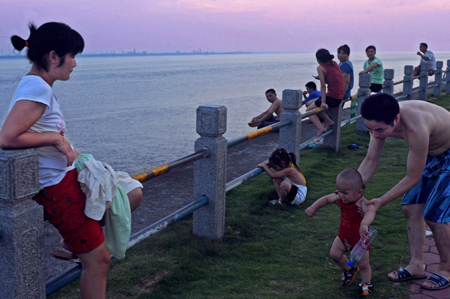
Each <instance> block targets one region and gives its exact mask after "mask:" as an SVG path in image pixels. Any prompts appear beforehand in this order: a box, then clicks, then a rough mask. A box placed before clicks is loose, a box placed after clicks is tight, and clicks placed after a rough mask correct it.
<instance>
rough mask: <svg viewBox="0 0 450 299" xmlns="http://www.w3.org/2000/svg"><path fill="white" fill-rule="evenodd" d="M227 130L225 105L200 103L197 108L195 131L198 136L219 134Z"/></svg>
mask: <svg viewBox="0 0 450 299" xmlns="http://www.w3.org/2000/svg"><path fill="white" fill-rule="evenodd" d="M226 131H227V107H225V106H222V105H202V106H199V107H198V108H197V133H198V134H199V135H200V136H205V137H206V136H208V137H214V136H220V135H223V134H224V133H225V132H226Z"/></svg>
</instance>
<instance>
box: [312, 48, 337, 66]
mask: <svg viewBox="0 0 450 299" xmlns="http://www.w3.org/2000/svg"><path fill="white" fill-rule="evenodd" d="M316 58H317V60H320V61H322V62H323V63H328V64H331V61H332V60H333V58H334V55H331V54H330V51H328V50H327V49H319V50H317V52H316Z"/></svg>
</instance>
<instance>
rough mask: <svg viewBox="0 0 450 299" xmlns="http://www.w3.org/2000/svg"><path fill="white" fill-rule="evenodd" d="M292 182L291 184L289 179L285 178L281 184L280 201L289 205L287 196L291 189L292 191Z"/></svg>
mask: <svg viewBox="0 0 450 299" xmlns="http://www.w3.org/2000/svg"><path fill="white" fill-rule="evenodd" d="M291 187H292V186H291V184H289V183H288V182H287V181H285V180H283V181H282V182H281V184H280V193H279V195H280V201H281V203H282V204H283V205H287V200H286V197H287V195H288V193H289V191H291Z"/></svg>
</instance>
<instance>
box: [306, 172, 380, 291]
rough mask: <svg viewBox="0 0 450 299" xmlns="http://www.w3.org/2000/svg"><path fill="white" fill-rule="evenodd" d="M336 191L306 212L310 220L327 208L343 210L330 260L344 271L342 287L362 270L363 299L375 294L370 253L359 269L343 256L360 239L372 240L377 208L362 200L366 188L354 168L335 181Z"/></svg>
mask: <svg viewBox="0 0 450 299" xmlns="http://www.w3.org/2000/svg"><path fill="white" fill-rule="evenodd" d="M336 188H337V190H336V191H335V192H334V193H331V194H328V195H326V196H323V197H321V198H319V199H318V200H317V201H316V202H315V203H313V204H312V205H311V206H310V207H309V208H307V209H306V210H305V213H306V215H307V216H308V217H313V216H314V215H315V214H316V212H317V210H318V209H320V208H323V207H324V206H326V205H328V204H331V203H336V204H338V205H339V207H340V208H341V224H340V226H339V233H338V236H337V237H336V239H334V242H333V245H332V246H331V250H330V256H331V258H332V259H333V260H334V261H335V262H336V263H337V264H338V265H339V266H340V267H342V268H343V269H344V277H343V278H342V285H343V286H344V287H346V286H348V285H350V283H351V282H352V281H353V279H354V278H355V276H356V274H357V273H358V271H359V270H360V269H361V282H362V283H361V284H360V286H361V296H365V295H370V294H372V292H373V284H372V283H371V282H370V280H371V277H372V270H371V269H370V265H369V251H370V247H369V249H368V250H367V251H366V253H365V254H364V256H363V257H362V259H361V260H360V261H359V262H358V266H359V268H358V266H354V267H351V266H349V265H348V264H347V262H348V259H347V257H346V256H345V255H344V253H345V252H347V251H350V250H351V249H352V248H353V247H354V246H355V245H356V243H358V241H359V239H360V238H369V237H370V234H369V225H370V224H371V223H372V221H373V220H374V218H375V207H374V206H373V205H368V204H366V201H367V200H366V199H365V198H364V197H363V189H364V184H363V180H362V177H361V174H360V173H359V172H358V171H357V170H356V169H353V168H347V169H345V170H344V171H342V172H341V173H340V174H339V175H338V176H337V178H336ZM358 208H360V209H361V210H362V211H363V212H364V217H361V215H360V214H359V213H358Z"/></svg>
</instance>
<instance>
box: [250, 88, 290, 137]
mask: <svg viewBox="0 0 450 299" xmlns="http://www.w3.org/2000/svg"><path fill="white" fill-rule="evenodd" d="M266 98H267V100H268V101H269V103H271V104H272V105H270V107H269V109H267V110H266V111H264V112H263V113H261V114H260V115H258V116H256V117H254V118H253V119H252V121H251V122H249V123H248V125H249V126H250V127H258V129H259V128H262V127H266V126H269V125H271V124H274V123H276V122H279V121H280V115H281V112H283V111H284V109H283V107H282V106H281V100H280V99H278V98H277V93H276V92H275V90H274V89H269V90H267V91H266ZM273 113H275V114H276V117H275V116H274V115H273Z"/></svg>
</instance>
